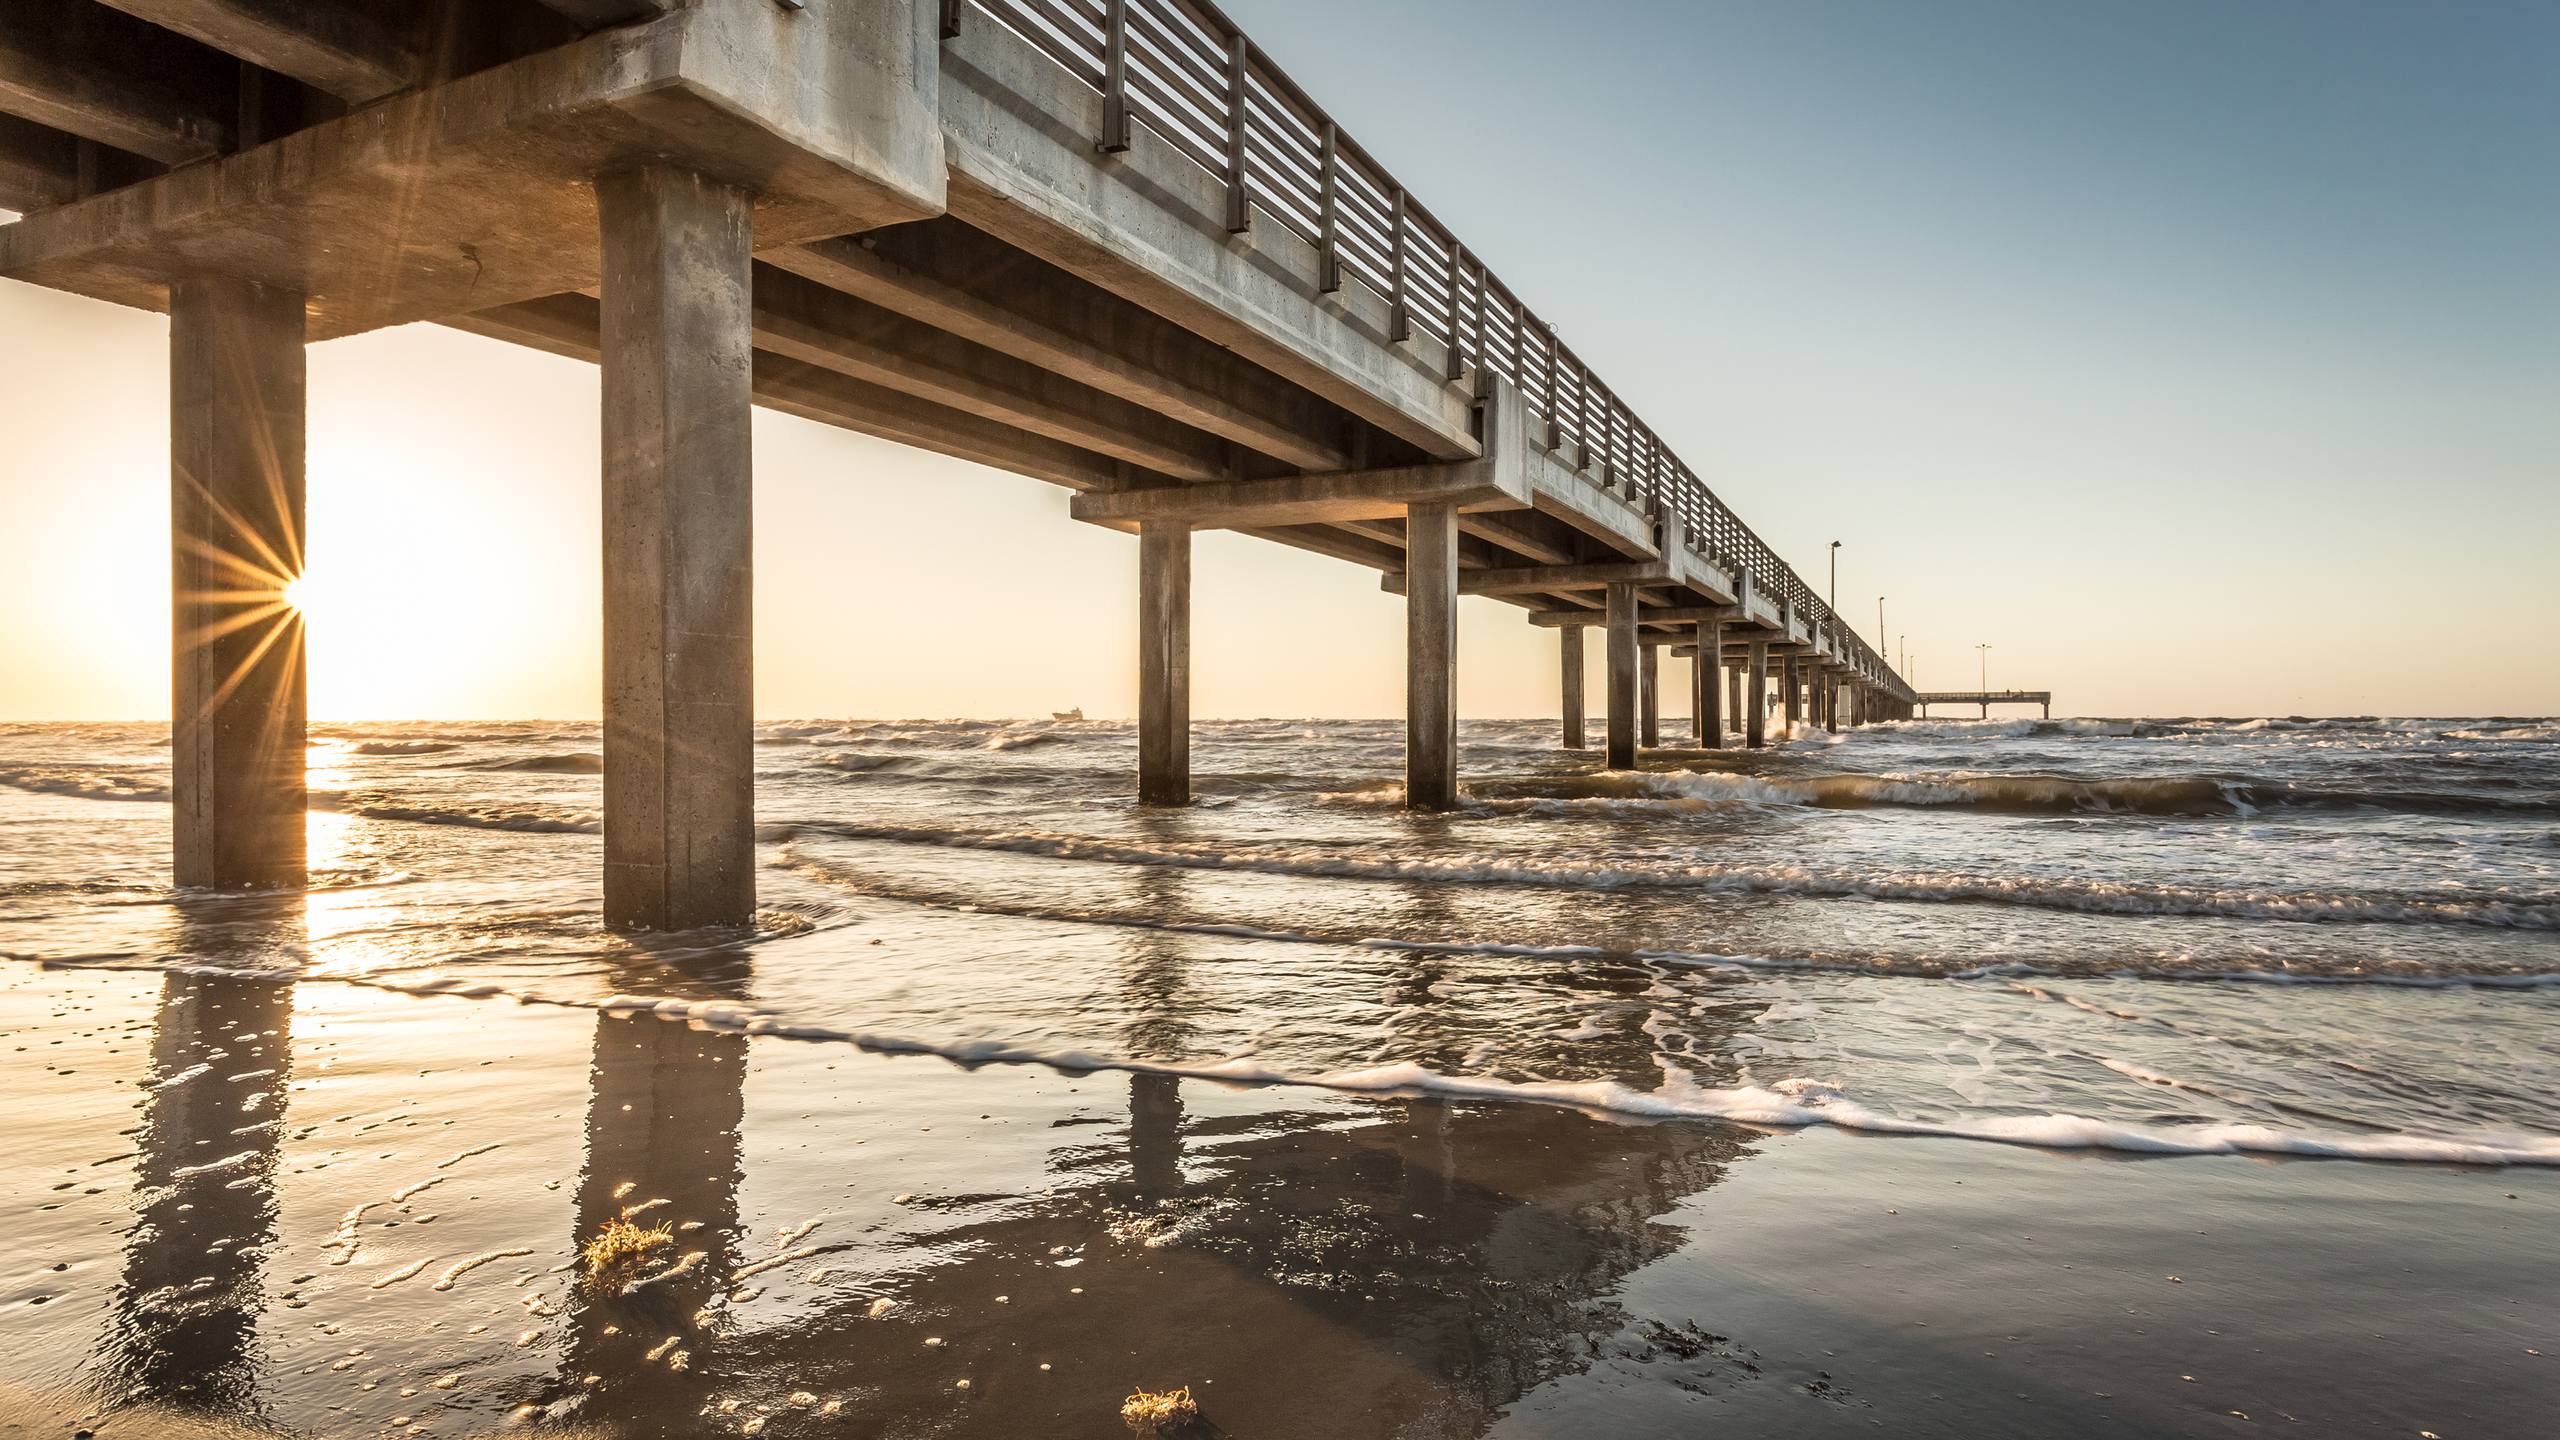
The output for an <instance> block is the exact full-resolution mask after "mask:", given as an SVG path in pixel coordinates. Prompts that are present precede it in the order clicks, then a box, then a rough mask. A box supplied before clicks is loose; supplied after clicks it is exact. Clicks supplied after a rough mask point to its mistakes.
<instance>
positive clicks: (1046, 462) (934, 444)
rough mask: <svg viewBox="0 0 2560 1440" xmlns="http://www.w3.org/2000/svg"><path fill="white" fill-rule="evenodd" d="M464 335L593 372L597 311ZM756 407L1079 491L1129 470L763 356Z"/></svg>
mask: <svg viewBox="0 0 2560 1440" xmlns="http://www.w3.org/2000/svg"><path fill="white" fill-rule="evenodd" d="M444 323H445V324H447V325H449V326H451V327H452V328H454V329H456V330H467V331H469V332H471V333H472V334H474V335H485V336H488V337H489V338H490V339H493V340H505V341H509V342H511V343H514V344H518V345H525V346H529V347H531V348H533V349H536V350H546V351H549V352H550V353H552V354H554V355H562V356H566V357H568V358H570V359H572V360H585V361H588V362H590V363H593V362H594V361H595V360H596V359H597V357H598V356H599V354H600V353H601V350H600V348H599V346H598V343H597V338H596V324H597V310H596V302H595V301H594V300H593V299H591V298H590V297H588V296H585V295H552V296H548V297H545V298H544V299H540V300H528V301H524V302H522V303H519V304H515V305H505V306H500V307H498V308H496V309H493V310H484V311H481V312H480V313H478V314H476V315H463V316H458V317H456V318H454V319H451V320H448V321H446V322H444ZM754 363H755V375H754V379H755V403H757V404H759V405H762V406H764V407H765V408H766V409H769V410H779V411H781V412H782V413H784V414H786V415H797V416H799V417H801V418H802V419H804V420H815V421H818V422H820V423H822V424H827V425H834V426H838V427H840V428H842V429H846V430H854V431H859V432H860V433H862V434H865V435H874V436H877V437H879V438H881V439H883V440H894V441H897V442H899V443H900V444H904V445H913V446H915V447H916V448H918V449H920V450H931V451H933V452H935V453H936V454H940V455H949V456H951V457H953V458H955V459H960V460H968V461H973V462H975V463H977V464H980V465H987V466H991V467H993V468H995V469H998V470H1008V471H1011V472H1013V473H1014V474H1017V475H1028V476H1030V477H1031V478H1033V479H1035V480H1046V481H1048V482H1050V483H1051V484H1054V485H1063V486H1066V487H1067V488H1068V489H1071V490H1095V489H1100V488H1102V487H1104V486H1107V485H1113V484H1117V483H1119V481H1120V478H1121V467H1120V466H1119V465H1118V464H1117V463H1116V462H1114V461H1112V460H1111V459H1109V458H1108V457H1105V456H1101V455H1097V454H1094V453H1093V452H1092V451H1089V450H1083V449H1079V448H1078V447H1076V446H1073V445H1068V444H1065V443H1062V442H1060V441H1055V440H1051V439H1049V438H1047V437H1045V436H1040V435H1031V434H1026V433H1025V432H1023V431H1020V430H1015V429H1012V428H1010V427H1008V426H1005V425H1001V424H998V423H997V422H995V421H992V420H989V419H987V418H985V417H984V416H980V415H973V414H970V413H968V412H966V411H961V410H954V409H952V408H951V407H949V406H947V405H937V404H935V403H933V402H932V401H929V400H922V399H918V398H917V397H915V396H913V395H908V394H905V393H903V392H901V391H896V390H891V389H888V388H886V387H884V386H879V385H873V384H871V383H869V382H867V381H862V380H856V379H854V378H853V377H852V376H849V375H843V374H839V373H837V372H835V371H832V370H826V369H822V368H820V367H818V366H815V365H811V364H808V363H807V362H805V361H799V360H791V359H787V358H784V357H781V356H775V355H766V354H762V353H759V354H757V355H756V357H755V362H754Z"/></svg>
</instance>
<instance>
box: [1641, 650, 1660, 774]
mask: <svg viewBox="0 0 2560 1440" xmlns="http://www.w3.org/2000/svg"><path fill="white" fill-rule="evenodd" d="M1642 653H1643V656H1644V660H1643V667H1642V669H1641V670H1640V671H1639V672H1638V675H1637V689H1638V691H1639V692H1640V704H1639V713H1640V714H1641V715H1642V717H1643V718H1642V722H1641V724H1640V725H1639V727H1638V730H1637V734H1636V743H1637V744H1638V745H1640V746H1642V747H1643V748H1645V749H1647V750H1659V749H1661V748H1662V648H1661V647H1660V646H1658V645H1647V646H1645V647H1644V649H1643V652H1642Z"/></svg>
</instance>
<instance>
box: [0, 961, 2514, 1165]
mask: <svg viewBox="0 0 2560 1440" xmlns="http://www.w3.org/2000/svg"><path fill="white" fill-rule="evenodd" d="M9 958H20V959H24V958H29V957H14V956H13V957H9ZM38 963H42V964H47V965H58V966H61V967H62V968H66V969H83V968H85V969H123V970H146V971H154V972H170V971H174V972H177V973H181V974H193V975H210V976H219V977H225V978H238V979H249V980H273V981H290V980H297V979H301V980H305V981H306V983H308V978H307V977H303V976H300V975H298V974H297V973H295V972H291V971H277V970H256V969H247V968H237V967H226V966H214V965H199V964H193V963H189V962H185V961H178V962H167V963H152V962H146V961H139V960H133V959H127V958H120V957H105V958H94V959H86V960H77V961H75V960H68V959H66V960H56V961H39V962H38ZM316 978H320V979H323V980H325V981H327V982H329V983H338V984H348V985H358V986H363V987H365V988H369V989H377V990H386V991H392V992H396V993H400V994H407V995H416V996H452V997H460V998H467V999H486V998H497V997H506V998H512V999H514V1000H516V1001H518V1002H519V1003H523V1004H534V1005H555V1006H560V1007H563V1008H569V1009H578V1010H588V1011H600V1012H603V1013H605V1014H609V1015H618V1016H626V1017H631V1018H634V1019H637V1018H640V1017H651V1018H654V1019H656V1020H658V1021H660V1022H662V1023H669V1024H680V1025H684V1026H687V1027H689V1028H693V1029H700V1030H717V1031H726V1032H729V1033H733V1034H743V1035H753V1036H768V1037H772V1038H774V1039H782V1040H797V1041H808V1042H815V1043H822V1044H842V1045H851V1046H853V1047H855V1048H857V1049H861V1050H866V1051H871V1052H874V1053H878V1054H891V1055H934V1056H939V1057H941V1058H943V1059H946V1060H951V1061H954V1062H956V1063H959V1064H963V1065H970V1066H977V1065H989V1064H1011V1065H1042V1066H1047V1067H1049V1068H1052V1069H1056V1070H1061V1071H1066V1072H1069V1073H1077V1074H1084V1073H1094V1072H1101V1071H1113V1072H1122V1073H1129V1074H1143V1075H1169V1076H1174V1077H1178V1078H1182V1079H1194V1080H1210V1081H1217V1082H1221V1083H1225V1084H1231V1085H1267V1086H1284V1087H1291V1088H1300V1089H1315V1090H1329V1091H1334V1092H1337V1093H1341V1094H1349V1095H1361V1096H1378V1097H1399V1096H1422V1095H1429V1096H1439V1097H1444V1098H1448V1099H1458V1100H1472V1101H1479V1102H1486V1103H1496V1104H1525V1105H1550V1106H1556V1107H1559V1108H1564V1109H1572V1110H1582V1111H1587V1112H1593V1113H1599V1114H1610V1115H1624V1116H1630V1117H1634V1118H1638V1119H1645V1120H1659V1121H1690V1122H1722V1123H1733V1124H1741V1125H1749V1126H1759V1127H1765V1128H1770V1129H1790V1130H1792V1129H1804V1128H1808V1127H1812V1126H1828V1127H1831V1128H1834V1129H1839V1130H1849V1131H1858V1132H1864V1133H1869V1134H1878V1135H1900V1136H1915V1137H1927V1138H1935V1139H1947V1140H1972V1141H1981V1142H1989V1143H1993V1144H2002V1145H2019V1146H2027V1147H2032V1148H2036V1149H2047V1150H2108V1151H2117V1152H2122V1153H2126V1154H2134V1155H2161V1156H2199V1155H2282V1156H2296V1157H2301V1158H2306V1159H2332V1160H2364V1161H2383V1162H2405V1163H2414V1164H2433V1165H2473V1166H2512V1165H2536V1166H2543V1165H2560V1137H2544V1136H2534V1135H2521V1134H2473V1135H2429V1134H2421V1133H2414V1132H2406V1131H2401V1132H2389V1133H2381V1134H2373V1133H2361V1134H2336V1133H2328V1132H2321V1131H2315V1130H2295V1129H2284V1128H2279V1127H2276V1126H2271V1125H2261V1124H2249V1123H2221V1124H2205V1125H2185V1126H2177V1125H2136V1124H2130V1123H2126V1122H2123V1121H2116V1120H2106V1119H2100V1118H2096V1117H2092V1116H2087V1115H2075V1114H2065V1113H2054V1114H2045V1115H1996V1114H1976V1115H1966V1116H1961V1117H1957V1118H1950V1119H1929V1118H1921V1117H1914V1116H1908V1115H1902V1114H1898V1113H1895V1112H1894V1111H1892V1110H1889V1109H1886V1108H1884V1107H1882V1106H1879V1105H1876V1104H1872V1103H1869V1102H1866V1101H1862V1100H1860V1099H1859V1098H1857V1097H1856V1096H1854V1095H1851V1094H1850V1093H1848V1092H1847V1091H1846V1090H1844V1089H1843V1088H1841V1087H1840V1086H1838V1085H1836V1084H1833V1083H1830V1082H1827V1081H1823V1080H1818V1079H1814V1078H1810V1077H1804V1076H1791V1077H1788V1078H1785V1079H1780V1080H1774V1081H1771V1082H1769V1083H1768V1084H1765V1085H1754V1084H1744V1085H1734V1086H1709V1085H1702V1084H1699V1083H1698V1082H1697V1081H1696V1080H1695V1078H1694V1077H1692V1076H1691V1075H1690V1074H1689V1073H1688V1072H1687V1071H1684V1070H1681V1069H1679V1068H1677V1067H1675V1066H1671V1065H1669V1064H1667V1063H1666V1064H1665V1065H1664V1066H1663V1076H1662V1083H1661V1084H1659V1085H1657V1086H1655V1087H1654V1088H1651V1089H1642V1088H1638V1087H1637V1086H1634V1085H1631V1084H1628V1083H1626V1082H1624V1081H1621V1080H1616V1079H1583V1080H1506V1079H1502V1078H1499V1077H1496V1076H1490V1075H1451V1074H1446V1073H1443V1072H1440V1071H1436V1070H1432V1069H1429V1068H1427V1067H1425V1066H1423V1065H1421V1064H1418V1063H1416V1062H1413V1061H1387V1062H1383V1063H1380V1064H1374V1065H1368V1066H1361V1067H1355V1068H1347V1069H1336V1070H1316V1071H1306V1070H1290V1069H1283V1068H1281V1067H1278V1066H1274V1065H1270V1064H1267V1063H1264V1062H1262V1061H1260V1060H1256V1059H1254V1058H1252V1057H1251V1056H1249V1055H1242V1056H1235V1057H1231V1058H1226V1059H1219V1060H1203V1061H1157V1060H1140V1059H1131V1058H1127V1057H1122V1056H1116V1055H1108V1054H1103V1053H1099V1052H1095V1051H1090V1050H1083V1049H1078V1048H1074V1047H1072V1046H1062V1045H1057V1044H1042V1043H1033V1042H1024V1041H1014V1040H1004V1039H973V1040H937V1039H932V1038H928V1037H920V1036H911V1035H900V1034H894V1033H889V1032H884V1031H873V1030H863V1029H853V1028H846V1027H840V1026H834V1025H822V1024H813V1023H810V1022H807V1021H804V1020H800V1019H796V1018H794V1017H792V1016H791V1015H789V1014H787V1013H784V1012H780V1011H775V1010H771V1009H768V1008H765V1007H763V1006H758V1005H754V1004H750V1003H747V1002H744V1001H736V1000H685V999H667V998H660V997H655V996H647V995H610V996H606V997H604V998H602V999H583V998H562V997H553V996H546V995H539V994H533V993H528V992H520V991H510V990H508V989H507V988H506V987H504V986H501V985H497V984H493V983H489V982H485V981H474V980H463V979H457V978H453V977H447V976H422V977H416V978H394V977H355V976H328V977H316Z"/></svg>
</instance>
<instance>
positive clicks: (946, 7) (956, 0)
mask: <svg viewBox="0 0 2560 1440" xmlns="http://www.w3.org/2000/svg"><path fill="white" fill-rule="evenodd" d="M967 3H968V0H942V24H941V26H940V27H939V28H940V33H941V35H942V38H943V39H945V40H957V39H959V38H960V10H961V7H962V6H963V5H965V4H967Z"/></svg>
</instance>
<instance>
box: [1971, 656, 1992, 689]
mask: <svg viewBox="0 0 2560 1440" xmlns="http://www.w3.org/2000/svg"><path fill="white" fill-rule="evenodd" d="M1973 649H1974V653H1975V654H1976V655H1978V656H1980V657H1981V659H1982V693H1983V694H1985V695H1988V694H1990V693H1991V647H1990V646H1989V645H1976V646H1974V647H1973Z"/></svg>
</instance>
